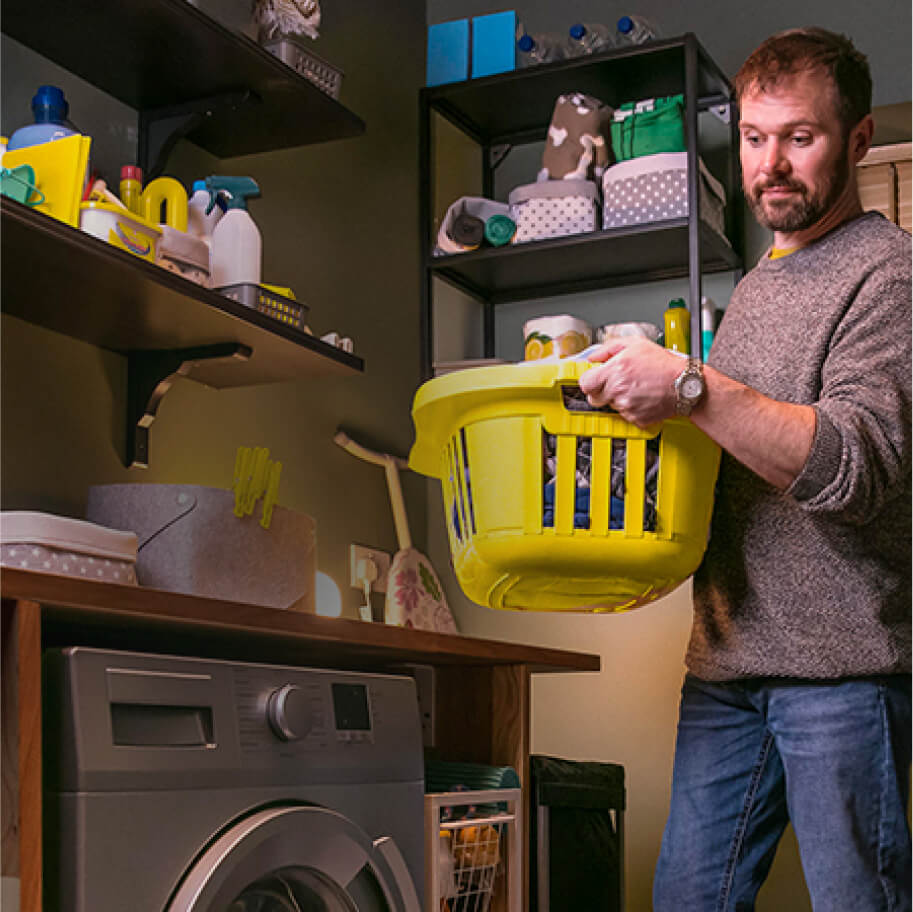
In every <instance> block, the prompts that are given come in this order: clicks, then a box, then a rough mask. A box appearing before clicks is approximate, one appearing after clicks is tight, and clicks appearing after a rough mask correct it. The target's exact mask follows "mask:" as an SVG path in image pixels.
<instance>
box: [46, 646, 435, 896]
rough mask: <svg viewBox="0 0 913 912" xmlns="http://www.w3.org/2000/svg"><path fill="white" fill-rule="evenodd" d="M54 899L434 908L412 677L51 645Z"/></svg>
mask: <svg viewBox="0 0 913 912" xmlns="http://www.w3.org/2000/svg"><path fill="white" fill-rule="evenodd" d="M44 673H45V677H44V682H45V713H44V716H45V751H44V754H45V757H46V758H47V762H46V776H45V826H44V833H45V859H46V860H45V869H44V883H45V895H46V897H47V902H46V906H45V908H46V909H49V910H57V909H59V910H61V912H317V910H321V912H322V910H328V912H336V910H340V912H368V910H370V912H374V910H383V912H421V890H422V884H423V880H424V875H423V839H422V830H423V793H424V774H423V759H422V738H421V725H420V720H419V710H418V702H417V699H416V692H415V685H414V682H413V680H412V679H411V678H409V677H398V676H393V675H379V674H360V673H352V672H343V671H327V670H322V669H310V668H297V667H284V666H283V667H279V666H271V665H256V664H246V663H244V664H242V663H236V662H224V661H214V660H209V659H205V660H203V659H191V658H184V657H170V656H167V657H165V656H158V655H149V654H137V653H125V652H115V651H108V650H98V649H89V648H82V647H75V648H71V649H63V650H52V651H49V652H48V653H47V654H46V656H45V661H44Z"/></svg>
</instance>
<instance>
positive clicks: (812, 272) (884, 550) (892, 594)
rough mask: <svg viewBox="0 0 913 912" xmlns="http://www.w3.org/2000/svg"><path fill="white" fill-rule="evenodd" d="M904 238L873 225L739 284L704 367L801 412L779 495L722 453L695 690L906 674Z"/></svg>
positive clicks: (703, 583) (851, 229)
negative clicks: (803, 454)
mask: <svg viewBox="0 0 913 912" xmlns="http://www.w3.org/2000/svg"><path fill="white" fill-rule="evenodd" d="M910 256H911V251H910V237H909V235H907V234H905V233H904V232H903V231H901V230H900V229H899V228H896V227H895V226H894V225H892V224H891V223H890V222H888V221H887V220H886V219H884V218H883V217H882V216H880V215H878V214H875V213H868V214H866V215H863V216H860V217H859V218H856V219H854V220H852V221H850V222H847V223H845V224H844V225H842V226H840V227H839V228H837V229H835V230H834V231H832V232H831V233H830V234H828V235H826V236H825V237H823V238H821V239H820V240H818V241H817V242H815V243H813V244H811V245H810V246H808V247H805V248H803V249H801V250H799V251H797V252H795V253H793V254H791V255H789V256H787V257H783V258H782V259H778V260H771V259H768V258H767V257H764V258H762V260H761V262H760V263H759V264H758V265H757V266H756V267H755V268H754V269H753V270H751V272H749V273H748V274H747V275H746V276H745V278H744V279H743V280H742V281H741V282H740V283H739V285H738V287H737V288H736V290H735V292H734V293H733V297H732V301H731V303H730V305H729V308H728V309H727V311H726V316H725V318H724V319H723V322H722V324H721V325H720V328H719V332H718V334H717V337H716V339H715V340H714V343H713V349H712V351H711V354H710V358H709V359H708V363H709V364H710V365H712V366H713V367H715V368H717V369H718V370H720V371H722V372H723V373H724V374H727V375H728V376H730V377H732V378H734V379H735V380H738V381H740V382H742V383H745V384H747V385H748V386H751V387H753V388H754V389H756V390H758V391H760V392H761V393H764V394H765V395H767V396H770V397H772V398H774V399H777V400H780V401H783V402H795V403H804V404H808V405H812V406H813V407H814V409H815V412H816V418H817V425H816V430H815V436H814V440H813V443H812V448H811V452H810V454H809V457H808V461H807V462H806V464H805V466H804V467H803V469H802V471H801V472H800V474H799V476H798V477H797V478H796V480H795V481H794V482H793V484H792V486H791V487H790V488H789V489H788V490H787V491H786V492H780V491H777V490H776V489H775V488H773V487H772V486H771V485H769V484H768V483H767V482H765V481H763V480H762V479H761V478H759V477H758V476H757V475H755V474H754V473H753V472H751V471H750V470H749V469H747V468H745V467H744V466H743V465H741V464H740V463H739V462H737V461H736V460H735V459H733V458H732V457H731V456H729V455H728V454H726V453H724V454H723V460H722V464H721V467H720V478H719V482H718V489H717V495H716V501H715V505H714V512H713V523H712V527H711V535H710V543H709V546H708V549H707V553H706V555H705V558H704V561H703V563H702V564H701V567H700V568H699V570H698V572H697V574H696V575H695V580H694V625H693V628H692V633H691V641H690V643H689V646H688V653H687V656H686V664H687V666H688V669H689V671H691V673H693V674H695V675H697V676H698V677H700V678H703V679H705V680H731V679H735V678H744V677H755V676H788V677H799V678H815V679H824V678H837V677H844V676H854V675H869V674H881V673H896V672H909V671H910V601H911V592H910V575H911V574H910V568H911V538H910V505H911V485H910V477H911V463H910V438H911V427H910V425H911V414H910V409H911V391H910V387H911V382H910V380H911V361H910V328H911V322H910V321H911V313H910V299H911V289H910Z"/></svg>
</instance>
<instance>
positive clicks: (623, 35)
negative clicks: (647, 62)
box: [615, 16, 660, 46]
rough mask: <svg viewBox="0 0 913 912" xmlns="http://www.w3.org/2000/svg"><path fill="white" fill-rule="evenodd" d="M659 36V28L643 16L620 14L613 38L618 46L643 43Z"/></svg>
mask: <svg viewBox="0 0 913 912" xmlns="http://www.w3.org/2000/svg"><path fill="white" fill-rule="evenodd" d="M659 37H660V34H659V29H658V28H657V27H656V26H655V25H654V24H653V23H652V22H650V20H649V19H644V18H643V16H622V17H621V19H619V20H618V28H617V29H616V32H615V40H616V42H617V43H618V45H619V46H624V45H626V44H643V43H644V42H645V41H652V40H653V39H654V38H659Z"/></svg>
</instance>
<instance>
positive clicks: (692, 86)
mask: <svg viewBox="0 0 913 912" xmlns="http://www.w3.org/2000/svg"><path fill="white" fill-rule="evenodd" d="M697 100H698V46H697V38H696V37H695V36H694V35H693V34H691V33H689V34H687V35H686V36H685V142H686V145H687V148H688V294H689V301H688V306H689V308H690V311H691V356H692V357H694V358H697V359H698V360H699V361H703V350H702V349H703V346H702V344H701V339H702V338H703V336H702V333H701V330H702V328H703V327H702V326H701V197H700V187H699V183H698V181H699V175H700V149H699V147H698V133H697V113H698V112H697V108H698V103H697Z"/></svg>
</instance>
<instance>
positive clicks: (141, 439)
mask: <svg viewBox="0 0 913 912" xmlns="http://www.w3.org/2000/svg"><path fill="white" fill-rule="evenodd" d="M252 353H253V350H252V349H251V348H250V347H249V346H247V345H242V344H241V343H240V342H222V343H219V344H218V345H202V346H199V347H198V348H182V349H163V350H162V349H157V350H148V351H147V350H136V349H134V350H132V351H129V352H127V448H126V454H125V456H126V458H125V459H124V463H125V465H126V466H127V468H141V469H148V468H149V427H150V425H151V424H152V422H153V420H154V419H155V413H156V411H158V407H159V403H161V401H162V399H164V397H165V393H167V392H168V390H169V389H171V384H172V383H174V381H175V380H176V379H177V378H178V377H186V376H188V375H189V374H190V372H191V371H192V370H193V368H194V367H195V366H196V365H197V364H199V363H200V362H203V361H207V362H211V361H218V360H230V359H235V360H238V361H247V360H248V359H249V358H250V356H251V354H252Z"/></svg>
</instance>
